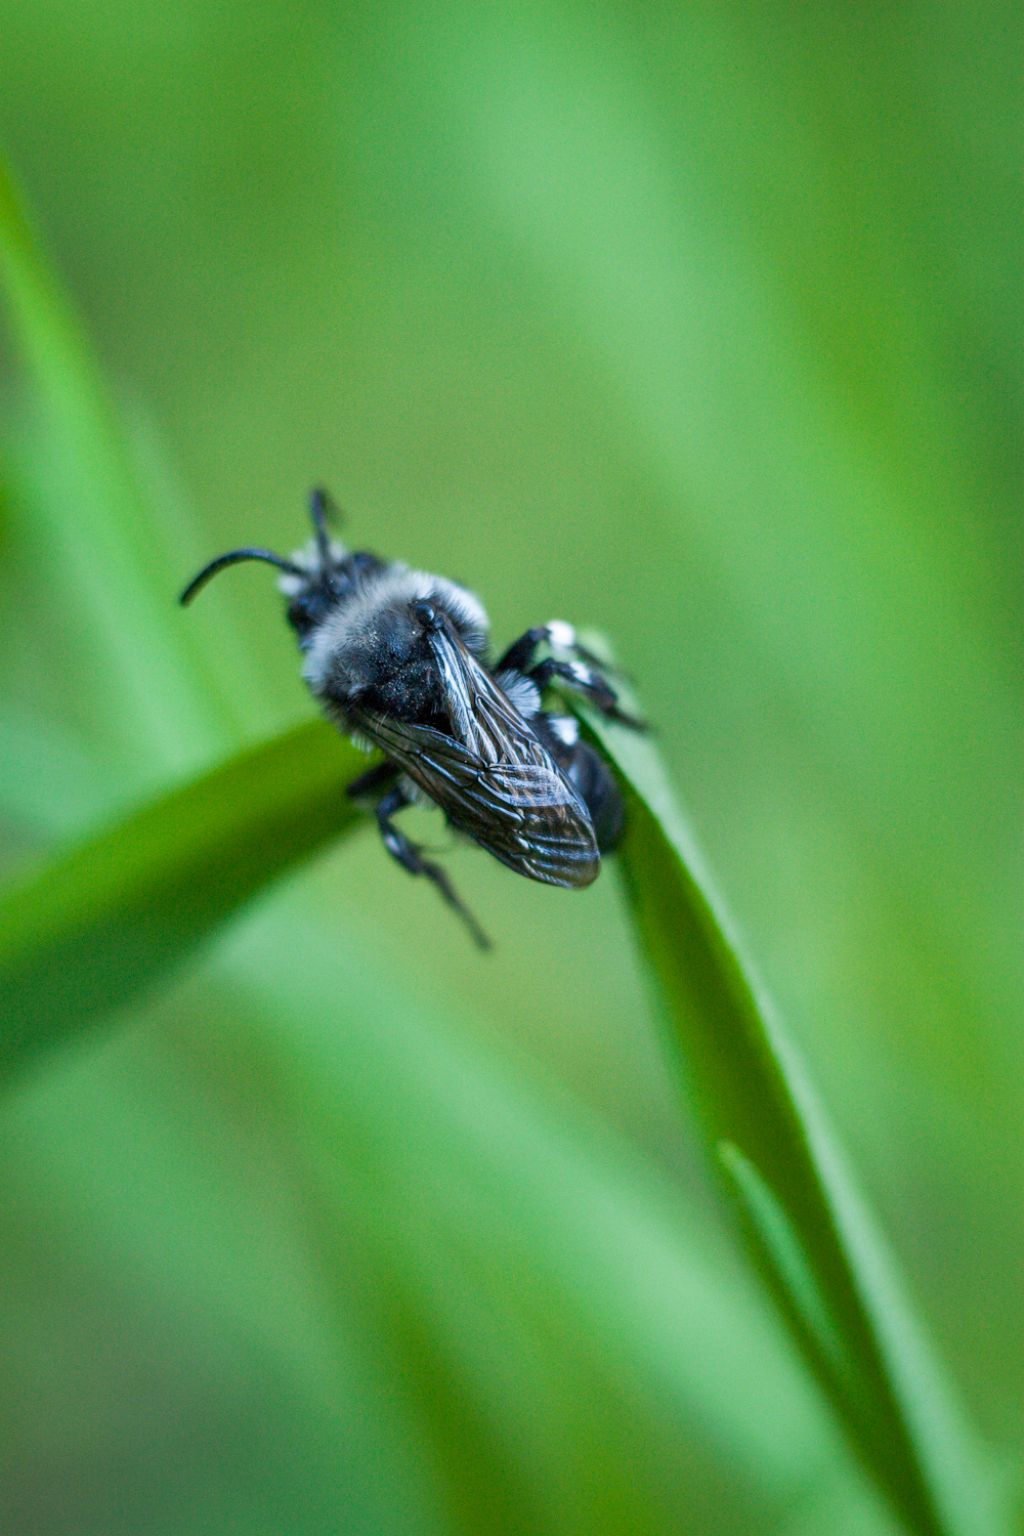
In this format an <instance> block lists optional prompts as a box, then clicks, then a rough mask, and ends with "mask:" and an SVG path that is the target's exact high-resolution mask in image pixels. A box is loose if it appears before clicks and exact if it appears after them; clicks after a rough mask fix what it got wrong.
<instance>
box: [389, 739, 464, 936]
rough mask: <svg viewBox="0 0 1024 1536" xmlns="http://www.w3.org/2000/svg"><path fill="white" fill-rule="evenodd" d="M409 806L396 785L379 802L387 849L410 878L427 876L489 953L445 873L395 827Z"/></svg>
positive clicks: (405, 797) (401, 790)
mask: <svg viewBox="0 0 1024 1536" xmlns="http://www.w3.org/2000/svg"><path fill="white" fill-rule="evenodd" d="M382 766H383V765H382ZM408 805H409V800H408V798H407V796H406V794H405V791H404V790H403V789H402V786H401V785H400V784H397V785H396V786H395V787H394V789H391V790H389V791H388V793H387V794H386V795H385V796H384V797H383V798H382V799H381V800H379V801H378V802H377V808H376V815H377V825H378V826H379V827H380V833H381V837H382V838H383V840H384V847H385V848H386V849H387V851H388V853H390V855H391V857H392V858H393V859H397V861H398V863H399V864H401V866H402V868H403V869H406V870H408V871H409V874H410V875H426V877H427V879H428V880H430V881H432V882H433V884H434V885H436V886H437V889H438V890H439V891H440V892H441V895H442V896H443V897H444V899H445V901H446V902H447V903H448V905H449V906H450V907H451V908H453V910H454V911H456V912H457V913H458V914H459V916H460V917H461V918H462V920H463V922H464V923H465V924H466V927H467V928H468V929H469V931H470V933H471V934H472V935H473V938H474V940H475V942H476V943H477V944H478V945H479V946H480V948H481V949H490V947H491V941H490V939H489V938H488V937H487V935H486V933H484V931H483V929H482V928H481V927H480V925H479V923H478V922H477V920H476V918H475V917H474V916H473V914H472V912H470V910H469V908H468V907H465V906H463V904H462V902H461V901H460V900H459V897H458V896H457V895H456V893H455V889H454V887H453V886H452V883H451V881H450V880H449V879H448V876H447V875H446V874H445V872H444V870H443V869H442V868H441V867H440V865H438V864H433V863H431V861H430V860H429V859H425V858H424V857H423V851H422V849H421V848H419V847H418V846H417V845H416V844H415V843H414V842H412V841H411V840H410V839H409V838H408V837H406V835H405V833H404V832H401V831H399V829H398V827H396V826H395V822H394V818H395V816H397V814H398V812H399V811H401V810H404V809H405V808H406V806H408Z"/></svg>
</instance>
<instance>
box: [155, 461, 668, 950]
mask: <svg viewBox="0 0 1024 1536" xmlns="http://www.w3.org/2000/svg"><path fill="white" fill-rule="evenodd" d="M310 514H311V517H312V522H313V537H312V538H311V539H310V541H309V543H308V544H307V545H306V546H305V547H304V548H302V549H300V550H297V551H296V553H295V554H293V555H291V556H290V557H289V558H287V559H286V558H285V557H284V556H283V555H277V554H275V553H274V552H273V550H269V549H261V548H254V547H251V546H246V547H245V548H242V549H233V550H229V551H228V553H227V554H223V555H218V556H217V558H216V559H215V560H211V561H210V563H209V564H208V565H205V566H204V567H203V569H202V570H201V571H200V572H199V573H198V574H197V575H196V576H195V577H193V579H192V580H191V581H190V582H189V584H188V586H187V587H186V588H185V590H184V591H183V592H182V594H181V598H180V601H181V602H182V603H183V604H187V603H190V602H191V601H192V599H193V598H194V597H195V595H196V593H197V592H199V590H200V589H201V588H202V587H204V586H205V585H206V583H207V582H208V581H209V580H210V579H211V577H213V576H216V575H217V573H218V572H219V571H222V570H224V569H225V568H226V567H227V566H229V565H236V564H237V563H238V562H239V561H242V560H262V561H265V562H266V563H267V564H269V565H273V566H276V567H277V569H278V570H279V571H280V572H281V575H280V577H279V579H278V586H279V588H280V591H281V593H282V595H283V596H284V598H285V601H286V603H287V618H288V622H289V624H290V625H291V627H292V629H293V630H294V631H295V634H296V637H297V639H298V643H299V649H300V651H301V653H302V657H303V665H302V673H303V677H304V678H305V681H306V683H307V684H308V686H309V688H310V691H311V692H312V693H313V695H314V697H315V698H316V699H317V700H318V702H319V704H320V706H321V708H322V709H323V711H324V713H325V714H326V715H327V717H328V719H330V720H331V721H333V723H334V724H335V725H337V726H338V727H339V728H340V729H341V731H342V732H344V733H346V734H347V735H349V736H351V737H352V738H353V740H355V741H356V742H357V743H358V744H359V745H360V746H362V747H364V748H366V749H367V750H371V749H373V748H377V749H379V750H380V751H381V752H382V753H383V754H384V760H383V762H381V763H379V764H378V765H377V766H375V767H373V768H370V770H369V771H368V772H367V773H364V774H362V775H361V776H360V777H359V778H358V779H356V780H355V782H354V783H352V784H350V785H349V786H348V791H347V793H348V794H349V795H350V796H351V797H352V798H353V799H356V800H358V801H360V802H365V803H366V804H367V805H368V806H372V808H373V811H374V814H375V815H376V819H377V824H378V826H379V828H380V832H381V837H382V839H383V842H384V847H385V848H386V849H387V851H388V853H389V854H390V855H391V856H392V858H394V859H395V860H397V862H398V863H399V864H400V865H401V866H402V868H403V869H405V870H407V871H408V872H409V873H410V874H412V875H422V876H423V877H425V878H426V879H427V880H429V881H430V882H431V883H432V884H433V885H434V886H436V887H437V889H438V890H439V891H440V893H441V895H442V896H443V897H444V899H445V901H446V902H447V903H448V904H449V906H451V907H452V908H453V909H454V910H455V911H456V912H457V913H458V914H459V916H460V917H461V918H462V919H463V921H464V922H465V923H466V924H467V926H468V928H469V930H470V932H471V934H472V936H473V938H474V939H475V940H476V942H477V943H478V944H479V945H480V946H481V947H483V948H487V947H489V940H488V939H487V937H486V935H485V934H484V932H483V930H482V929H481V928H480V925H479V924H478V923H477V921H476V919H475V918H474V917H473V915H472V913H471V912H470V911H469V909H468V908H467V907H466V906H465V905H464V904H463V902H462V901H461V900H460V898H459V896H458V895H457V894H456V892H455V890H454V888H453V886H452V884H451V881H450V880H449V878H448V876H447V874H446V873H445V871H444V870H443V869H442V868H441V867H440V865H438V864H435V863H433V862H432V861H431V860H429V859H427V858H426V857H425V856H424V850H423V848H422V847H421V846H419V845H418V844H416V843H414V842H412V841H410V839H409V838H408V837H407V836H406V835H405V833H404V832H402V831H401V830H400V828H399V827H398V826H397V825H396V823H395V818H396V816H397V815H398V813H399V812H400V811H402V810H403V809H405V807H407V806H409V805H412V804H414V803H415V802H417V801H422V800H426V801H432V802H433V804H434V805H436V806H438V807H439V808H440V809H441V810H442V811H443V812H444V814H445V817H446V818H447V820H448V822H449V824H450V825H451V826H452V827H453V828H455V829H456V830H457V831H458V832H461V833H463V834H465V835H466V836H467V837H469V838H471V839H472V840H473V842H475V843H478V844H479V845H480V847H481V848H485V849H486V850H487V852H488V853H490V854H493V856H494V857H495V858H496V859H499V860H500V861H501V863H502V864H505V865H507V866H508V868H509V869H513V870H515V871H516V873H517V874H520V875H525V876H526V877H527V879H530V880H539V881H542V882H544V883H545V884H547V885H560V886H565V887H569V888H571V889H578V888H582V887H583V886H587V885H590V884H591V883H592V881H594V880H595V879H596V878H597V875H598V872H599V870H600V867H601V855H602V854H605V853H608V852H610V851H611V850H612V849H613V848H615V846H616V845H617V843H618V842H619V840H620V838H621V836H622V831H623V823H624V808H623V801H622V795H621V793H620V790H619V787H618V785H617V784H616V782H615V779H614V778H613V776H612V773H611V770H610V768H609V767H608V765H607V764H606V763H605V762H604V760H603V759H602V758H601V757H600V756H599V755H598V753H597V752H596V751H595V750H594V748H593V747H592V746H591V745H590V744H589V743H588V742H586V741H584V740H583V739H582V738H581V736H580V728H579V722H578V721H577V720H576V718H575V717H574V716H572V715H569V714H565V713H558V712H554V711H549V710H547V709H544V708H543V707H542V702H543V699H544V696H545V694H546V693H547V691H548V689H549V687H550V686H551V685H556V686H557V687H558V688H560V689H562V690H566V691H568V692H571V693H575V694H578V695H581V696H582V697H584V698H585V699H587V700H588V701H589V702H590V703H591V704H592V705H593V706H594V707H595V708H596V709H597V710H599V711H600V713H601V714H602V715H604V716H606V717H607V718H609V719H611V720H616V721H618V722H619V723H620V724H622V725H624V726H628V727H630V728H631V729H634V730H643V729H645V726H644V723H643V722H642V721H640V720H638V719H636V718H634V717H633V716H632V715H630V714H628V713H627V712H626V711H625V710H623V709H621V708H620V707H619V701H618V697H617V695H616V692H615V690H614V688H613V687H612V684H611V683H610V682H609V680H608V676H607V675H606V673H607V672H608V671H610V670H611V669H610V668H608V667H606V666H603V664H602V663H601V662H600V660H599V658H598V657H596V656H595V655H593V654H592V653H591V652H590V651H588V650H587V649H586V647H585V646H583V645H581V644H580V641H579V639H578V638H577V635H576V631H575V630H574V629H573V627H572V625H570V624H567V623H565V622H563V621H562V620H552V621H551V622H549V623H547V624H541V625H538V626H535V627H534V628H532V629H528V630H526V631H525V633H524V634H522V635H520V636H519V638H518V639H517V640H514V641H513V642H512V644H511V645H510V646H509V647H508V648H507V650H505V651H504V652H503V653H502V654H501V655H500V656H499V657H498V659H497V661H495V662H494V663H493V664H492V663H491V662H490V660H489V659H488V655H489V625H488V620H487V614H486V613H485V611H484V608H483V605H482V604H481V602H480V600H479V598H478V597H477V596H476V595H475V594H474V593H473V592H471V591H469V590H468V588H466V587H463V586H460V585H459V584H458V583H456V582H454V581H449V580H448V579H447V578H446V577H444V576H433V575H430V574H429V573H428V572H426V571H417V570H412V569H410V567H409V566H407V565H403V564H402V563H401V562H399V561H394V560H382V559H381V558H380V557H379V556H377V555H373V554H369V553H367V552H366V551H363V550H352V551H350V550H348V549H346V548H345V546H344V545H343V544H341V543H340V542H339V541H338V539H337V538H336V537H334V536H333V535H332V532H331V526H330V522H331V521H333V520H334V519H335V517H336V508H335V507H334V505H333V503H332V502H331V500H330V498H329V497H328V495H327V493H326V492H325V491H322V490H315V491H313V492H312V493H311V495H310ZM542 650H546V651H547V652H548V654H547V655H546V656H545V657H544V659H543V660H539V661H538V659H537V657H538V653H540V652H541V651H542Z"/></svg>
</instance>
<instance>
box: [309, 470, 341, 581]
mask: <svg viewBox="0 0 1024 1536" xmlns="http://www.w3.org/2000/svg"><path fill="white" fill-rule="evenodd" d="M309 515H310V517H311V518H312V519H313V527H314V528H315V529H316V547H317V549H318V550H319V552H320V564H321V566H322V568H323V569H324V570H325V571H326V570H327V569H328V568H329V567H330V564H331V531H330V529H329V527H328V526H327V525H328V522H329V521H337V519H338V506H337V503H336V502H335V500H334V498H333V496H331V494H330V492H329V491H325V490H324V489H323V487H322V486H319V485H318V486H317V487H316V489H315V490H312V491H310V493H309Z"/></svg>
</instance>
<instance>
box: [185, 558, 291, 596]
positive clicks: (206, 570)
mask: <svg viewBox="0 0 1024 1536" xmlns="http://www.w3.org/2000/svg"><path fill="white" fill-rule="evenodd" d="M240 560H265V561H266V562H267V564H268V565H276V566H277V568H278V570H279V571H287V572H288V573H289V575H291V576H306V575H308V574H309V573H308V572H307V571H304V570H302V568H301V567H300V566H297V565H295V564H293V562H292V561H291V560H285V558H284V557H283V556H282V555H275V554H274V552H273V550H272V549H230V550H228V553H227V554H226V555H218V556H217V558H216V560H211V561H210V563H209V565H204V566H203V568H202V570H201V571H200V572H199V574H198V576H193V578H192V580H191V581H190V582H189V584H188V586H187V587H186V588H185V590H184V592H183V593H182V594H181V596H180V597H179V599H178V601H179V603H181V605H182V607H184V606H185V604H186V603H190V602H191V601H192V599H193V598H194V597H195V595H196V593H197V592H198V591H199V590H200V588H201V587H205V586H206V583H207V582H208V581H209V579H210V577H211V576H216V574H217V572H218V571H222V570H223V569H224V568H225V566H228V565H237V564H238V562H239V561H240Z"/></svg>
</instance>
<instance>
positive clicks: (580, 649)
mask: <svg viewBox="0 0 1024 1536" xmlns="http://www.w3.org/2000/svg"><path fill="white" fill-rule="evenodd" d="M542 645H550V646H553V647H554V648H555V650H558V651H569V652H571V654H572V655H573V656H578V657H579V658H580V660H581V661H585V662H588V663H589V664H590V666H592V667H598V668H601V667H603V668H604V670H605V671H606V672H611V673H613V674H616V673H618V672H619V669H618V668H617V667H613V666H612V665H611V664H610V663H609V662H606V661H602V659H601V657H600V656H596V655H595V654H594V652H593V651H589V650H588V649H587V647H586V646H585V645H581V644H580V642H579V640H578V639H577V636H576V631H575V629H573V627H572V625H571V624H567V623H566V622H565V620H564V619H550V620H549V621H548V623H547V624H536V625H534V627H533V628H532V629H528V630H527V631H526V633H525V634H524V635H520V636H519V639H518V640H513V642H512V644H511V645H510V646H509V648H508V650H507V651H506V652H505V654H504V655H503V656H502V657H501V658H500V659H499V660H498V661H497V662H496V663H495V666H494V670H495V672H504V671H507V670H510V669H512V670H514V671H516V672H525V671H526V669H527V668H528V667H529V665H530V663H531V662H532V661H533V658H534V656H535V655H536V653H537V650H538V648H539V647H540V646H542ZM619 675H620V676H621V675H622V674H621V673H619Z"/></svg>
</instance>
